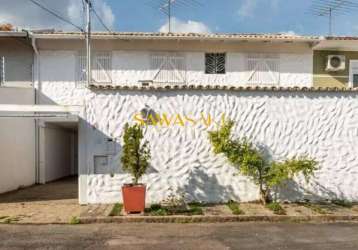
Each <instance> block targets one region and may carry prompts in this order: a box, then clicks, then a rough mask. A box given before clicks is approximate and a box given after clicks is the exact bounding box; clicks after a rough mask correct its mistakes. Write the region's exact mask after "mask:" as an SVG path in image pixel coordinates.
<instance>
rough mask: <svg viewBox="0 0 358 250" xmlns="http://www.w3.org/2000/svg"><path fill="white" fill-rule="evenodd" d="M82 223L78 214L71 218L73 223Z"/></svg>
mask: <svg viewBox="0 0 358 250" xmlns="http://www.w3.org/2000/svg"><path fill="white" fill-rule="evenodd" d="M80 223H81V221H80V219H79V218H78V217H77V216H72V218H71V220H70V224H71V225H77V224H80Z"/></svg>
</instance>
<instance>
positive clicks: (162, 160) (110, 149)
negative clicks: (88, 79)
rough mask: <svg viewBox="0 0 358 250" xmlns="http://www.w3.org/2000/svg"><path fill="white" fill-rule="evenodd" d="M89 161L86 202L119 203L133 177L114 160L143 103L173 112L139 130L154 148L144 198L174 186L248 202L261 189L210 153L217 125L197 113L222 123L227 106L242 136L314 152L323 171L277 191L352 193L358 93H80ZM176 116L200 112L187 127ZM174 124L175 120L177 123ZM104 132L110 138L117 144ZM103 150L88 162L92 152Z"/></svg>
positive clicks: (197, 195)
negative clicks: (164, 121)
mask: <svg viewBox="0 0 358 250" xmlns="http://www.w3.org/2000/svg"><path fill="white" fill-rule="evenodd" d="M86 99H87V100H86V116H85V124H86V125H85V127H86V129H85V130H86V131H85V133H84V134H85V137H86V139H85V140H86V142H87V143H86V144H87V145H86V150H85V154H86V157H85V158H86V159H87V162H86V163H87V165H86V166H85V165H81V166H80V167H81V168H84V169H82V170H80V172H82V173H87V175H86V177H85V183H86V184H85V187H84V189H85V191H84V192H83V195H84V197H82V198H83V200H85V201H86V202H89V203H113V202H117V201H121V198H122V197H121V191H120V190H121V185H122V184H123V183H126V182H130V180H131V178H130V176H129V175H128V174H125V173H123V171H122V170H121V168H120V163H119V162H120V161H119V159H120V156H121V144H122V139H121V138H122V135H123V126H124V124H125V123H126V122H129V123H134V122H135V120H134V118H133V116H134V114H136V113H138V112H140V110H141V109H142V108H143V107H144V106H145V105H147V106H148V107H151V108H152V109H153V111H155V112H156V113H160V114H163V113H165V114H167V115H168V116H169V117H171V118H170V119H171V124H170V125H169V126H159V125H157V126H149V127H147V128H146V129H145V138H146V139H147V140H148V141H149V142H150V147H151V151H152V160H151V169H150V170H149V171H148V173H147V174H146V175H145V176H144V178H143V180H142V181H143V182H144V183H146V184H147V189H148V199H147V202H160V201H161V200H163V199H165V198H166V197H167V196H168V195H170V194H171V192H173V190H174V191H175V192H184V193H185V194H186V195H187V197H188V198H189V199H193V200H199V201H207V202H218V201H227V200H229V199H235V200H239V201H252V200H256V199H257V198H258V190H257V188H256V187H255V185H254V184H253V183H252V181H251V180H250V179H248V178H246V177H243V176H240V175H237V171H236V170H235V169H234V168H233V167H232V166H229V165H228V164H227V162H226V160H225V159H224V158H223V157H222V156H216V155H214V154H213V153H212V149H211V146H210V143H209V141H208V138H207V132H208V131H210V130H213V129H215V128H216V125H215V123H212V124H211V125H210V126H208V125H207V124H205V122H203V119H202V115H204V117H206V118H207V117H208V115H211V116H212V118H213V120H215V121H217V122H219V121H220V119H221V116H222V115H223V114H225V116H226V117H227V118H230V119H232V120H234V121H235V122H236V126H235V136H240V137H243V136H245V137H248V138H250V139H251V140H252V141H253V142H255V143H257V144H260V145H262V146H264V147H265V148H266V149H267V151H268V152H269V155H270V156H272V157H273V158H275V159H277V160H280V159H285V158H287V157H293V156H295V155H308V156H311V157H314V158H316V159H317V160H318V161H319V164H320V167H321V168H320V170H319V171H317V173H316V175H315V177H314V178H313V179H312V181H311V182H310V184H306V183H305V182H304V181H303V179H300V178H298V179H297V180H296V184H292V185H290V186H289V188H288V190H286V191H285V192H283V193H282V195H281V198H282V199H291V200H292V199H300V198H308V199H326V198H327V199H336V198H341V199H343V198H344V199H348V200H355V201H357V200H358V196H357V193H358V192H357V191H358V186H357V182H356V179H357V178H358V171H357V169H358V157H357V155H358V154H357V153H358V151H357V149H358V145H357V141H358V140H357V139H358V129H357V127H356V124H357V122H358V111H357V110H358V102H357V99H356V96H355V94H343V93H331V94H330V93H324V92H318V93H309V92H307V93H305V92H229V91H204V92H202V91H178V92H172V91H164V92H146V91H137V92H133V91H132V92H131V91H107V92H106V91H94V92H92V93H91V94H90V95H88V96H87V98H86ZM177 114H180V115H182V117H185V116H189V117H190V118H195V119H197V123H196V124H193V122H190V121H188V120H186V121H185V126H182V125H180V124H178V120H176V122H174V120H175V119H174V117H175V116H176V115H177ZM174 123H175V124H174ZM108 139H114V140H116V143H113V142H111V141H109V140H108ZM97 156H100V157H101V156H106V157H107V161H106V162H105V164H104V165H102V166H100V168H98V166H95V163H94V162H95V161H94V157H97Z"/></svg>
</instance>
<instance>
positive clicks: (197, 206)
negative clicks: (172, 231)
mask: <svg viewBox="0 0 358 250" xmlns="http://www.w3.org/2000/svg"><path fill="white" fill-rule="evenodd" d="M201 206H202V204H201V203H198V202H192V203H189V209H188V214H189V215H203V214H204V211H203V208H202V207H201Z"/></svg>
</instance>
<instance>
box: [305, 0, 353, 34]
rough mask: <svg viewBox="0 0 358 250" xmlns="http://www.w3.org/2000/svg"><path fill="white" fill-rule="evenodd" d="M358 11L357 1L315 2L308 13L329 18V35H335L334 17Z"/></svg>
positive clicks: (329, 0) (330, 0)
mask: <svg viewBox="0 0 358 250" xmlns="http://www.w3.org/2000/svg"><path fill="white" fill-rule="evenodd" d="M355 10H358V2H356V1H355V0H313V1H312V5H311V7H310V10H309V11H308V13H310V14H312V15H314V16H318V17H328V26H329V27H328V30H329V35H330V36H331V35H332V33H333V16H334V15H346V14H349V13H351V12H352V11H355Z"/></svg>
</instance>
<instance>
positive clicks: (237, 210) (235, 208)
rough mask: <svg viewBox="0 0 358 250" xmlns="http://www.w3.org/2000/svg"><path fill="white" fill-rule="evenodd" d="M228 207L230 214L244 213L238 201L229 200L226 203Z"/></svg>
mask: <svg viewBox="0 0 358 250" xmlns="http://www.w3.org/2000/svg"><path fill="white" fill-rule="evenodd" d="M226 205H227V206H228V208H229V209H230V210H231V212H232V214H234V215H243V214H245V213H244V211H242V210H241V209H240V205H239V203H237V202H235V201H232V200H231V201H229V202H228V203H227V204H226Z"/></svg>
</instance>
